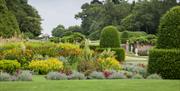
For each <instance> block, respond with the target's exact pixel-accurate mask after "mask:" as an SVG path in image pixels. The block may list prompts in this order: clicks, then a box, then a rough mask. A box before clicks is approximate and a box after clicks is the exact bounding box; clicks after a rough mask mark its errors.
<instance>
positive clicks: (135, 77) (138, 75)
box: [132, 74, 144, 79]
mask: <svg viewBox="0 0 180 91" xmlns="http://www.w3.org/2000/svg"><path fill="white" fill-rule="evenodd" d="M132 79H144V78H143V76H142V75H140V74H136V75H134V76H133V77H132Z"/></svg>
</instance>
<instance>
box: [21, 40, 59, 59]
mask: <svg viewBox="0 0 180 91" xmlns="http://www.w3.org/2000/svg"><path fill="white" fill-rule="evenodd" d="M25 45H26V49H28V50H31V51H32V52H33V54H34V55H37V54H39V55H42V56H44V57H45V56H49V57H56V56H58V55H59V54H58V52H59V50H60V49H59V46H58V45H57V44H55V43H51V42H27V43H25Z"/></svg>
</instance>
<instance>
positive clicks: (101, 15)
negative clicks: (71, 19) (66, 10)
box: [75, 0, 131, 35]
mask: <svg viewBox="0 0 180 91" xmlns="http://www.w3.org/2000/svg"><path fill="white" fill-rule="evenodd" d="M95 1H97V0H93V1H92V2H95ZM81 9H82V12H79V13H78V14H77V15H76V16H75V18H76V19H81V20H82V24H81V27H82V31H83V33H84V34H85V35H90V34H91V33H99V32H95V31H97V30H102V29H103V27H105V26H107V25H114V26H116V27H119V26H120V24H121V22H120V21H121V20H122V19H123V18H124V17H126V16H127V15H128V14H129V13H130V11H131V5H130V4H129V3H128V2H127V1H125V0H119V2H118V3H115V2H113V1H111V0H107V1H105V2H104V3H90V4H88V3H86V4H84V5H82V7H81ZM95 35H96V34H95ZM97 35H98V34H97Z"/></svg>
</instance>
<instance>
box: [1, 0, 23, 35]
mask: <svg viewBox="0 0 180 91" xmlns="http://www.w3.org/2000/svg"><path fill="white" fill-rule="evenodd" d="M0 7H1V8H0V36H1V37H5V38H9V37H12V36H14V35H15V34H19V33H20V30H19V26H18V23H17V20H16V17H15V16H14V15H13V14H12V12H10V11H9V10H8V8H7V6H6V2H5V0H0Z"/></svg>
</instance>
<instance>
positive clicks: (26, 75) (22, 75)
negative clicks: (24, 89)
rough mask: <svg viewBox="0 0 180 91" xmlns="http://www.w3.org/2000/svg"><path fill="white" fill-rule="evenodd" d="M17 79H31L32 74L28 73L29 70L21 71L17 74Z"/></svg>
mask: <svg viewBox="0 0 180 91" xmlns="http://www.w3.org/2000/svg"><path fill="white" fill-rule="evenodd" d="M18 80H20V81H32V74H31V73H30V71H22V72H21V73H20V74H19V75H18Z"/></svg>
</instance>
